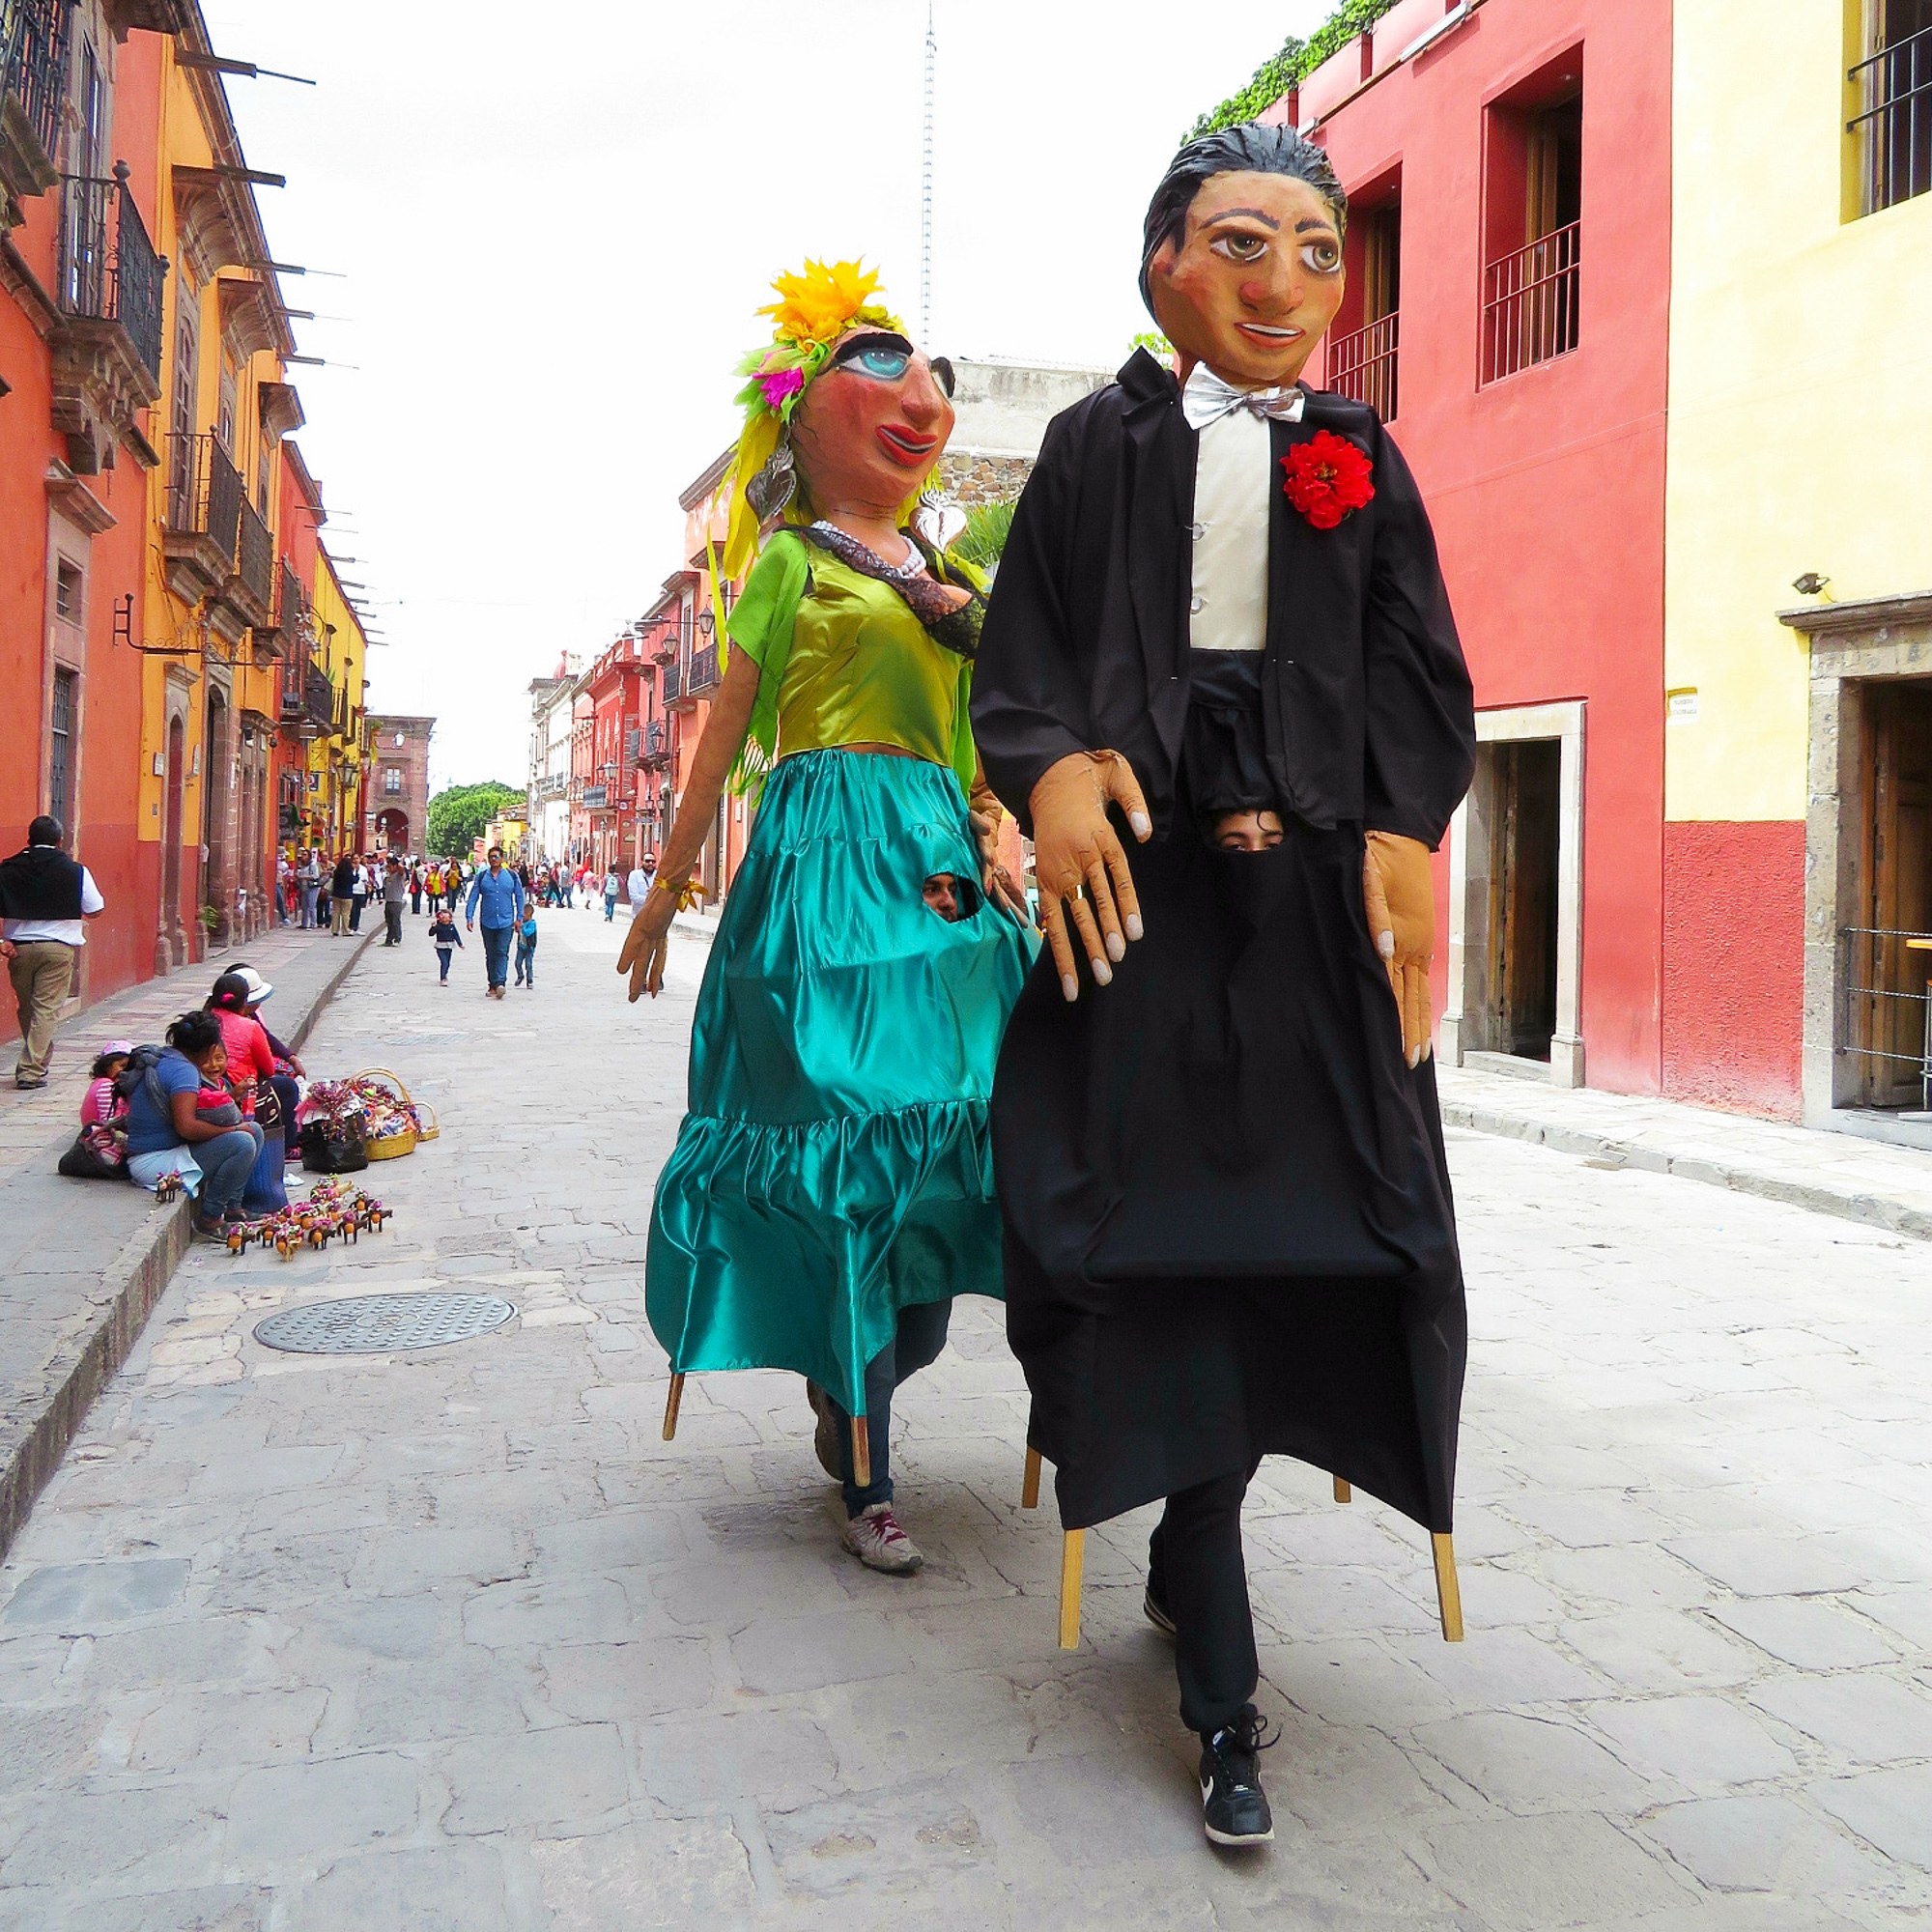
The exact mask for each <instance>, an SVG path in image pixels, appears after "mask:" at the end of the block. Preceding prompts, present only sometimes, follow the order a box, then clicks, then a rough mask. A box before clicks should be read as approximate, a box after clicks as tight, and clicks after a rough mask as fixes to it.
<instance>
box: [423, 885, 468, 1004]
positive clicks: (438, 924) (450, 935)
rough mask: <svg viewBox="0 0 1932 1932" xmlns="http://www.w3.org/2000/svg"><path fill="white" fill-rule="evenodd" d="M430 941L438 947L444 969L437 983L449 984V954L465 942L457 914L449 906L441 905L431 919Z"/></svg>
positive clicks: (438, 956)
mask: <svg viewBox="0 0 1932 1932" xmlns="http://www.w3.org/2000/svg"><path fill="white" fill-rule="evenodd" d="M432 903H434V901H432ZM429 943H430V944H431V945H432V946H434V947H435V948H436V956H437V958H438V959H439V960H440V961H441V962H442V971H441V973H440V974H439V975H438V977H437V982H436V983H437V984H438V985H439V986H446V985H448V984H449V955H450V954H451V953H452V952H455V951H456V949H457V948H458V947H459V946H461V945H462V944H463V935H462V933H460V932H458V931H457V929H456V915H455V914H454V913H453V912H451V911H450V909H449V908H448V907H447V906H439V907H438V909H437V912H436V916H435V917H434V918H433V919H432V920H431V921H430V923H429Z"/></svg>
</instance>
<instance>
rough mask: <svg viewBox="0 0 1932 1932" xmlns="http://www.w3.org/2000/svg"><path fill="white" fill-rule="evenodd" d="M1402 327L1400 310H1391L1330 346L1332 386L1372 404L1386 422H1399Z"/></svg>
mask: <svg viewBox="0 0 1932 1932" xmlns="http://www.w3.org/2000/svg"><path fill="white" fill-rule="evenodd" d="M1400 324H1401V318H1400V315H1399V313H1398V311H1396V310H1393V309H1391V310H1390V311H1389V313H1388V314H1387V315H1385V316H1382V317H1380V318H1378V320H1377V321H1375V322H1372V323H1370V324H1369V325H1368V326H1367V327H1363V328H1358V329H1356V330H1355V331H1354V332H1353V333H1352V334H1350V335H1344V336H1341V337H1338V338H1337V339H1336V340H1335V341H1333V342H1331V343H1330V344H1329V345H1328V386H1329V387H1330V388H1331V389H1333V390H1334V391H1335V393H1336V394H1337V395H1340V396H1350V397H1352V398H1353V399H1354V400H1355V401H1356V402H1358V403H1366V404H1368V406H1369V408H1370V409H1372V410H1374V411H1375V412H1376V414H1377V415H1378V416H1379V417H1380V418H1381V419H1382V421H1383V422H1393V421H1394V420H1395V411H1396V350H1397V347H1398V341H1399V335H1400Z"/></svg>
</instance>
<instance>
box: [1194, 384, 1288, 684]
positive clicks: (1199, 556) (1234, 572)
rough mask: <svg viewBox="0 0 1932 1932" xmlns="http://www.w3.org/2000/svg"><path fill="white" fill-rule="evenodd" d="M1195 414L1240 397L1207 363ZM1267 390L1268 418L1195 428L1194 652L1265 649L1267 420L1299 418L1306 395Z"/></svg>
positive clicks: (1238, 414)
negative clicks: (1271, 418) (1196, 446)
mask: <svg viewBox="0 0 1932 1932" xmlns="http://www.w3.org/2000/svg"><path fill="white" fill-rule="evenodd" d="M1188 385H1189V388H1190V390H1195V389H1198V390H1200V391H1201V392H1202V393H1201V394H1200V395H1199V396H1191V397H1190V398H1189V409H1190V416H1191V415H1192V414H1193V412H1196V411H1199V412H1202V413H1206V412H1207V410H1208V409H1211V408H1216V407H1220V406H1221V405H1225V404H1228V403H1232V401H1233V398H1234V396H1235V394H1236V392H1235V391H1234V390H1232V389H1230V388H1229V387H1228V386H1227V385H1226V384H1223V383H1221V382H1219V380H1218V379H1217V378H1215V376H1214V375H1213V372H1212V371H1211V370H1209V369H1208V366H1207V365H1206V364H1205V363H1203V364H1200V365H1199V366H1198V367H1197V368H1196V369H1195V371H1194V373H1193V375H1191V376H1190V377H1189V379H1188ZM1263 393H1264V394H1265V395H1266V396H1267V398H1268V401H1269V405H1270V408H1269V411H1268V412H1266V413H1263V412H1259V411H1258V410H1257V409H1255V408H1251V407H1245V406H1236V407H1229V408H1226V409H1225V412H1223V413H1220V414H1216V415H1215V416H1214V417H1213V418H1212V420H1210V421H1208V422H1205V423H1202V424H1201V425H1200V426H1199V429H1198V432H1197V434H1198V439H1199V440H1198V448H1197V453H1196V456H1195V459H1194V530H1193V536H1194V581H1193V595H1192V596H1191V597H1190V598H1189V600H1188V606H1187V611H1188V641H1189V642H1190V643H1191V644H1192V645H1193V646H1194V648H1195V649H1196V650H1197V651H1259V650H1264V649H1265V648H1266V645H1267V591H1268V514H1269V511H1270V509H1271V508H1272V506H1273V503H1274V491H1275V488H1276V481H1277V479H1276V477H1275V474H1274V446H1273V442H1272V440H1271V439H1270V437H1269V434H1268V421H1269V415H1270V414H1273V415H1278V416H1280V417H1281V419H1282V420H1283V421H1285V422H1295V421H1298V420H1299V419H1300V415H1301V405H1302V402H1303V401H1304V395H1303V392H1302V391H1301V390H1299V389H1296V390H1295V391H1294V392H1293V394H1292V395H1289V396H1287V397H1286V398H1284V397H1282V395H1281V392H1280V391H1277V390H1268V391H1265V392H1263Z"/></svg>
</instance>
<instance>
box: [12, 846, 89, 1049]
mask: <svg viewBox="0 0 1932 1932" xmlns="http://www.w3.org/2000/svg"><path fill="white" fill-rule="evenodd" d="M64 836H65V834H64V833H63V830H62V827H61V822H60V820H59V819H58V818H47V817H44V816H43V817H40V818H37V819H35V820H34V822H33V823H32V824H31V825H30V826H28V827H27V849H26V850H25V851H24V852H15V853H14V856H13V857H12V858H11V859H8V860H5V861H0V930H4V932H5V934H6V937H5V938H4V939H0V952H4V953H5V954H6V958H7V976H8V978H9V979H11V980H13V982H14V999H15V1000H16V1001H17V1002H18V1003H19V1008H20V1058H19V1060H18V1062H17V1063H16V1065H14V1086H16V1087H44V1086H45V1085H46V1084H47V1057H48V1055H49V1054H51V1053H52V1051H53V1044H54V1028H55V1026H56V1025H57V1024H58V1023H59V1021H60V1011H61V1007H62V1004H63V1003H64V1002H65V1001H66V999H67V996H68V994H69V993H70V992H71V990H72V987H73V978H74V965H75V962H76V961H77V960H78V959H79V957H80V949H81V948H82V947H83V946H85V945H86V944H87V930H86V927H87V922H88V921H89V920H91V919H99V917H100V915H101V913H102V912H104V911H105V910H106V907H107V901H106V900H105V899H103V898H102V897H101V896H100V889H99V887H98V886H97V885H96V884H95V883H94V874H93V873H92V872H90V871H89V870H88V869H87V867H85V866H83V865H80V864H78V863H77V862H76V861H74V860H72V859H70V858H69V857H68V856H67V854H66V853H65V852H63V851H62V850H61V840H62V838H63V837H64Z"/></svg>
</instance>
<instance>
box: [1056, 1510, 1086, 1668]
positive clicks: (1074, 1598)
mask: <svg viewBox="0 0 1932 1932" xmlns="http://www.w3.org/2000/svg"><path fill="white" fill-rule="evenodd" d="M1086 1566H1087V1532H1086V1531H1085V1530H1084V1529H1069V1530H1065V1531H1064V1532H1063V1533H1062V1535H1061V1539H1060V1647H1061V1649H1062V1650H1078V1649H1079V1648H1080V1584H1081V1579H1082V1576H1083V1573H1084V1572H1085V1570H1086Z"/></svg>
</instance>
